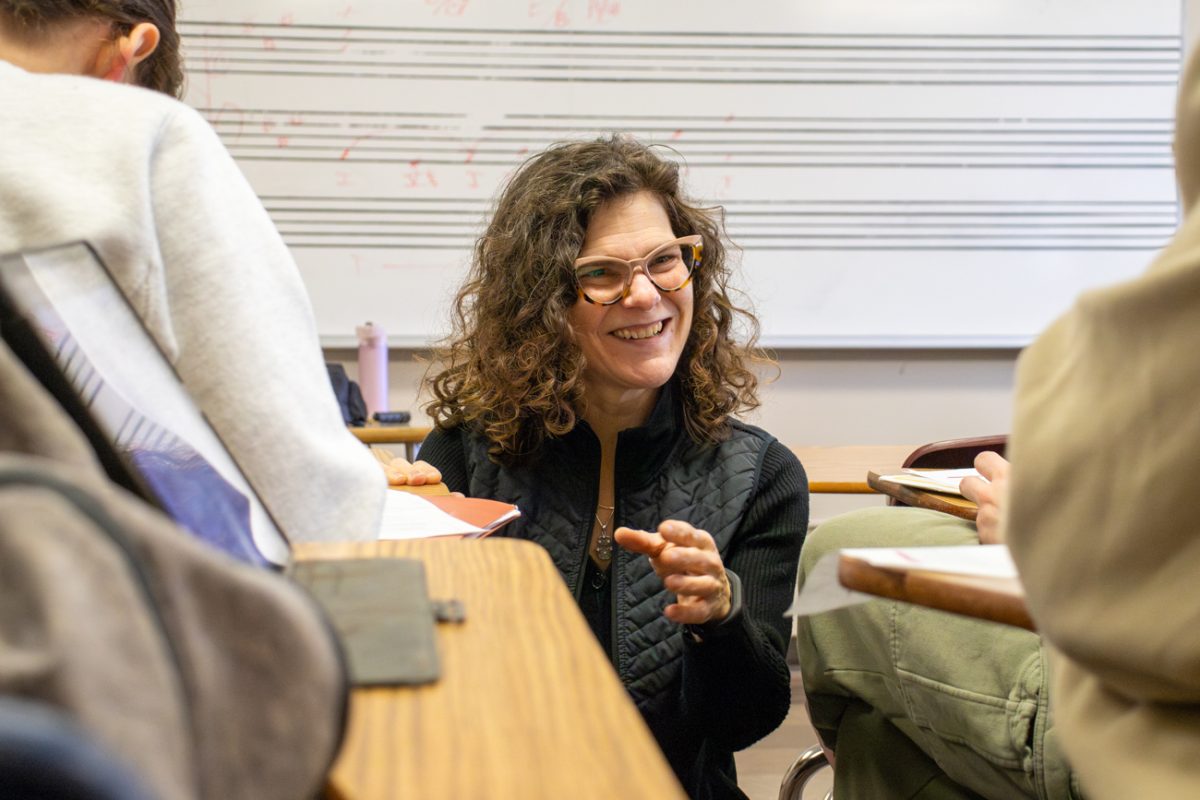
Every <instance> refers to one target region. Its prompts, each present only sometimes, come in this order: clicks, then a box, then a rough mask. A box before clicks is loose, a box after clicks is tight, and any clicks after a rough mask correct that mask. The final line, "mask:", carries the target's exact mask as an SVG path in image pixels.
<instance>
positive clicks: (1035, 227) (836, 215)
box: [264, 197, 1178, 253]
mask: <svg viewBox="0 0 1200 800" xmlns="http://www.w3.org/2000/svg"><path fill="white" fill-rule="evenodd" d="M264 202H265V203H266V206H267V210H268V212H269V213H270V214H271V217H272V219H273V220H274V221H275V224H276V225H277V226H278V227H279V230H280V232H281V233H282V234H283V236H284V239H285V240H286V241H287V243H288V245H289V246H291V247H294V248H316V249H324V248H349V249H392V248H395V249H399V250H423V249H425V250H459V251H461V252H463V253H467V252H469V251H470V249H471V247H472V246H473V244H474V241H475V237H477V236H478V235H479V232H480V230H481V226H482V220H483V217H484V214H485V213H486V208H487V204H486V202H484V201H479V200H477V199H473V198H456V199H452V200H443V203H442V205H444V206H447V207H445V208H440V209H434V210H430V209H426V208H422V207H420V206H418V205H415V204H411V203H403V202H399V201H396V202H389V201H386V200H383V199H376V200H375V201H374V202H371V203H369V204H368V203H363V202H362V201H359V200H351V199H346V198H337V197H312V198H305V199H303V200H301V199H297V198H272V197H266V198H264ZM356 204H357V209H358V210H357V211H354V209H355V207H356ZM725 206H726V209H727V211H728V213H729V232H730V234H731V236H732V237H733V239H734V240H735V241H736V242H738V243H739V244H740V245H741V246H742V247H743V248H744V249H745V250H747V251H754V250H821V249H894V250H946V249H990V250H1027V249H1034V250H1095V249H1106V250H1108V249H1118V250H1153V249H1156V248H1158V247H1160V246H1162V244H1163V242H1165V241H1166V240H1167V239H1168V238H1169V237H1170V235H1171V233H1172V231H1173V230H1174V228H1175V226H1176V224H1177V221H1178V220H1177V213H1178V210H1177V208H1176V206H1175V204H1174V203H1172V202H1165V201H1145V202H1111V201H1074V202H1062V201H1039V200H1025V201H1009V202H997V201H971V200H967V199H964V200H944V201H924V202H922V201H911V200H860V201H848V200H833V199H812V200H778V199H760V200H753V199H751V200H730V201H727V202H726V203H725ZM438 215H441V216H438Z"/></svg>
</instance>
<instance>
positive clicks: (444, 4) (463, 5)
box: [425, 0, 470, 17]
mask: <svg viewBox="0 0 1200 800" xmlns="http://www.w3.org/2000/svg"><path fill="white" fill-rule="evenodd" d="M469 3H470V0H425V5H426V6H427V7H429V8H430V9H431V10H432V11H433V13H434V15H435V16H445V17H461V16H462V15H463V14H465V13H466V12H467V5H468V4H469Z"/></svg>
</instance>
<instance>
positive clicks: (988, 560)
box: [841, 544, 1017, 578]
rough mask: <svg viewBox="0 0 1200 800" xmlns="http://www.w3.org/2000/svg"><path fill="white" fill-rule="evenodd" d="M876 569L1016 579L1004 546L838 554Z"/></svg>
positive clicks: (858, 550)
mask: <svg viewBox="0 0 1200 800" xmlns="http://www.w3.org/2000/svg"><path fill="white" fill-rule="evenodd" d="M841 552H842V554H843V555H848V556H852V557H854V558H858V559H862V560H863V561H866V562H867V563H868V564H871V565H873V566H876V567H895V568H899V569H919V570H924V571H926V572H952V573H957V574H960V575H972V576H977V577H981V578H1015V577H1017V567H1016V565H1015V564H1013V560H1012V556H1011V555H1009V552H1008V547H1007V545H1002V544H964V545H958V546H954V547H856V548H851V549H848V550H842V551H841Z"/></svg>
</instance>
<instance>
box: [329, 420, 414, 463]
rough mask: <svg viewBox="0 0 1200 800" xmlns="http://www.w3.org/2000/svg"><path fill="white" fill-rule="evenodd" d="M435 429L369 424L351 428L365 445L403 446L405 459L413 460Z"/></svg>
mask: <svg viewBox="0 0 1200 800" xmlns="http://www.w3.org/2000/svg"><path fill="white" fill-rule="evenodd" d="M431 430H433V428H428V427H423V426H420V425H377V424H368V425H364V426H363V427H361V428H359V427H351V428H350V432H351V433H353V434H354V435H355V436H356V437H358V440H359V441H360V442H362V443H363V444H402V445H404V457H405V458H407V459H408V460H409V461H412V460H413V454H414V451H415V450H416V446H417V445H419V444H420V443H421V442H423V441H425V437H426V436H428V435H429V432H430V431H431Z"/></svg>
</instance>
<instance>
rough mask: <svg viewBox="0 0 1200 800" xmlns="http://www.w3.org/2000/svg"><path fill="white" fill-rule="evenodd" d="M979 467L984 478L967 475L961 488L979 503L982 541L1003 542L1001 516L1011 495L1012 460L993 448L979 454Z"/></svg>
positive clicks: (978, 528)
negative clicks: (994, 451)
mask: <svg viewBox="0 0 1200 800" xmlns="http://www.w3.org/2000/svg"><path fill="white" fill-rule="evenodd" d="M975 469H977V470H979V474H980V475H982V476H983V477H982V478H963V479H962V483H960V484H959V490H960V491H961V492H962V495H963V497H965V498H967V499H968V500H973V501H974V502H975V504H976V505H978V506H979V514H978V515H977V516H976V517H975V528H976V530H977V531H978V532H979V541H980V542H981V543H982V544H1002V543H1003V542H1004V532H1003V527H1002V526H1001V519H1002V518H1003V514H1004V506H1005V501H1006V500H1007V495H1008V470H1009V464H1008V461H1006V460H1005V459H1004V457H1003V456H1001V455H999V454H998V453H993V452H991V451H988V452H985V453H980V454H979V455H977V456H976V457H975Z"/></svg>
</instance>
